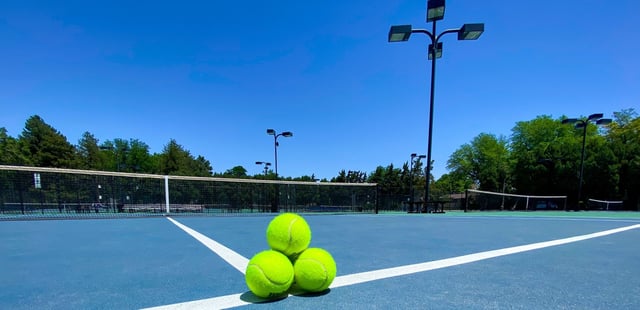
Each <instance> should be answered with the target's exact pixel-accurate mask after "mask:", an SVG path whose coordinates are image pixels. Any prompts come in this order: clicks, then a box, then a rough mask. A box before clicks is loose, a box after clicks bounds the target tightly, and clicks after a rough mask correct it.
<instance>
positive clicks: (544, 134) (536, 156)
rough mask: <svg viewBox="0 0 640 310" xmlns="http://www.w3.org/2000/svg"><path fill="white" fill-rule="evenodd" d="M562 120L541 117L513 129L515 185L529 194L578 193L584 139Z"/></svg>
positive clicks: (512, 156)
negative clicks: (578, 174)
mask: <svg viewBox="0 0 640 310" xmlns="http://www.w3.org/2000/svg"><path fill="white" fill-rule="evenodd" d="M560 120H561V119H556V120H554V119H552V118H551V117H550V116H546V115H545V116H538V117H537V118H535V119H533V120H531V121H523V122H518V123H516V126H515V127H514V128H513V129H512V130H511V131H512V135H511V158H512V162H513V172H512V178H511V180H512V184H513V186H514V187H515V189H516V192H517V193H520V194H527V195H569V194H570V193H573V192H577V183H578V181H577V178H576V176H577V171H578V170H577V169H578V164H579V156H580V147H581V140H580V139H579V138H578V136H577V135H576V132H575V130H574V129H573V127H572V126H569V125H563V124H562V123H561V122H560Z"/></svg>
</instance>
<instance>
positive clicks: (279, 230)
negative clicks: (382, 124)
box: [267, 213, 311, 257]
mask: <svg viewBox="0 0 640 310" xmlns="http://www.w3.org/2000/svg"><path fill="white" fill-rule="evenodd" d="M310 242H311V229H310V228H309V225H308V224H307V222H306V221H305V220H304V218H302V217H301V216H300V215H297V214H294V213H283V214H280V215H278V216H276V217H275V218H274V219H273V220H271V222H270V223H269V226H268V227H267V243H269V246H270V247H271V249H273V250H276V251H279V252H282V253H283V254H284V255H286V256H289V257H295V256H296V255H297V254H298V253H300V252H302V251H304V250H305V249H306V248H307V247H308V246H309V243H310Z"/></svg>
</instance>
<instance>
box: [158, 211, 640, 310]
mask: <svg viewBox="0 0 640 310" xmlns="http://www.w3.org/2000/svg"><path fill="white" fill-rule="evenodd" d="M170 220H171V219H170ZM171 221H173V220H171ZM173 222H174V223H176V225H179V226H183V225H182V224H179V223H178V222H175V221H173ZM181 228H182V227H181ZM185 228H187V229H189V228H188V227H186V226H185ZM185 228H182V229H185ZM637 228H640V224H636V225H631V226H625V227H620V228H616V229H610V230H605V231H601V232H596V233H592V234H586V235H580V236H575V237H569V238H564V239H557V240H551V241H544V242H538V243H532V244H527V245H520V246H515V247H510V248H504V249H499V250H493V251H486V252H480V253H475V254H469V255H463V256H458V257H452V258H446V259H441V260H436V261H431V262H425V263H419V264H412V265H406V266H400V267H393V268H386V269H380V270H374V271H367V272H361V273H355V274H350V275H344V276H339V277H336V278H335V280H334V281H333V283H332V284H331V286H330V288H337V287H342V286H348V285H354V284H360V283H364V282H369V281H375V280H381V279H387V278H391V277H398V276H403V275H409V274H413V273H418V272H424V271H429V270H435V269H441V268H446V267H451V266H457V265H462V264H467V263H473V262H477V261H481V260H485V259H490V258H495V257H499V256H505V255H511V254H516V253H522V252H527V251H533V250H538V249H542V248H547V247H552V246H558V245H563V244H568V243H572V242H578V241H583V240H587V239H593V238H598V237H604V236H608V235H612V234H616V233H620V232H623V231H627V230H632V229H637ZM189 230H191V229H189ZM185 231H187V230H186V229H185ZM191 231H193V230H191ZM187 232H188V231H187ZM195 233H197V232H195ZM201 236H202V235H201ZM194 237H195V236H194ZM202 237H203V238H205V239H208V240H210V239H209V238H207V237H205V236H202ZM196 239H198V238H196ZM198 240H199V241H200V242H203V241H201V240H200V239H198ZM210 241H211V242H215V241H213V240H210ZM203 243H204V242H203ZM216 244H217V243H216ZM205 245H206V244H205ZM207 247H209V248H210V249H212V248H211V247H210V246H208V245H207ZM223 248H224V247H223ZM225 249H227V248H225ZM212 250H213V249H212ZM227 250H228V251H231V250H229V249H227ZM214 252H215V250H214ZM231 252H233V251H231ZM216 253H217V252H216ZM234 253H235V252H234ZM218 255H220V254H218ZM236 255H237V254H236ZM220 256H221V257H222V255H220ZM245 266H246V263H245ZM241 296H242V294H233V295H226V296H220V297H214V298H207V299H201V300H194V301H188V302H183V303H177V304H171V305H165V306H159V307H153V308H147V309H153V310H161V309H162V310H170V309H171V310H177V309H227V308H233V307H239V306H243V305H247V304H250V303H251V302H250V301H245V300H242V298H241Z"/></svg>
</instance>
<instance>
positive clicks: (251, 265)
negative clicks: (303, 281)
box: [247, 264, 290, 285]
mask: <svg viewBox="0 0 640 310" xmlns="http://www.w3.org/2000/svg"><path fill="white" fill-rule="evenodd" d="M249 267H256V268H257V269H258V271H260V273H261V274H262V275H263V276H264V278H265V279H267V280H269V282H271V283H273V284H276V285H285V284H287V283H289V280H290V279H287V280H286V281H284V282H278V281H274V280H273V279H271V278H270V277H269V276H268V275H267V274H266V273H265V272H264V270H262V268H261V267H260V265H257V264H249V266H247V268H249Z"/></svg>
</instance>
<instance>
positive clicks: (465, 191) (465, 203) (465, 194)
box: [464, 189, 469, 212]
mask: <svg viewBox="0 0 640 310" xmlns="http://www.w3.org/2000/svg"><path fill="white" fill-rule="evenodd" d="M468 208H469V190H468V189H465V190H464V212H467V209H468Z"/></svg>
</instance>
